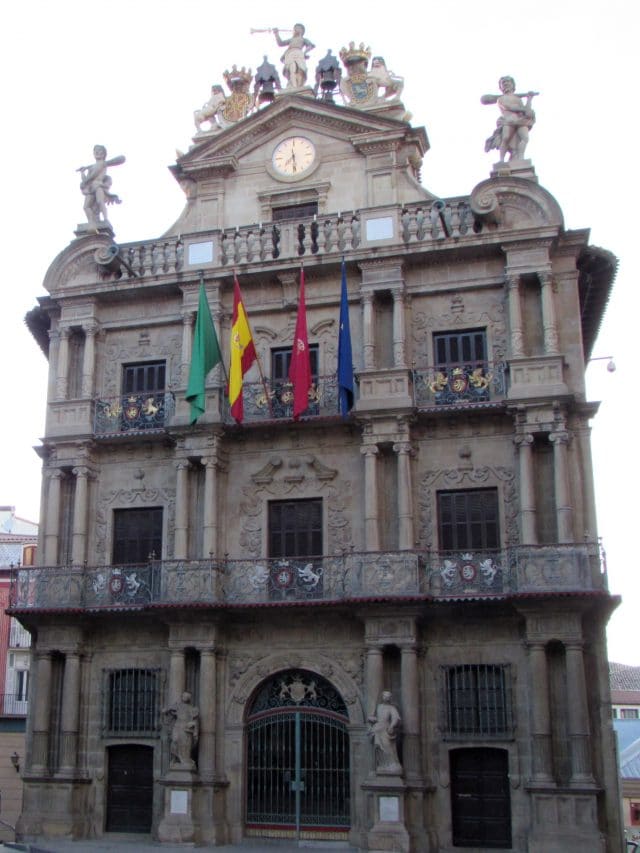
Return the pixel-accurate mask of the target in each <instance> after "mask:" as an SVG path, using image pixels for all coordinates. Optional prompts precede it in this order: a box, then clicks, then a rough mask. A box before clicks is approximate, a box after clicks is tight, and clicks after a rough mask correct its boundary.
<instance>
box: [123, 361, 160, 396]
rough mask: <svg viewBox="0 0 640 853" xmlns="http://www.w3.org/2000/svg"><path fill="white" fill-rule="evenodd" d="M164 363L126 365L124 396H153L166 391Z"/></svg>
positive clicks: (152, 362) (124, 368)
mask: <svg viewBox="0 0 640 853" xmlns="http://www.w3.org/2000/svg"><path fill="white" fill-rule="evenodd" d="M165 373H166V367H165V362H164V361H146V362H142V363H141V364H125V365H123V367H122V393H123V394H146V393H148V394H153V393H155V392H157V391H164V389H165Z"/></svg>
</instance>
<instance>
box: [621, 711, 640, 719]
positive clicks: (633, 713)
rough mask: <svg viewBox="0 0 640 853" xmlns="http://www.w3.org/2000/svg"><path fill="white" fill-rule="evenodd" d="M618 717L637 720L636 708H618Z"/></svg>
mask: <svg viewBox="0 0 640 853" xmlns="http://www.w3.org/2000/svg"><path fill="white" fill-rule="evenodd" d="M620 719H621V720H637V719H638V709H637V708H621V709H620Z"/></svg>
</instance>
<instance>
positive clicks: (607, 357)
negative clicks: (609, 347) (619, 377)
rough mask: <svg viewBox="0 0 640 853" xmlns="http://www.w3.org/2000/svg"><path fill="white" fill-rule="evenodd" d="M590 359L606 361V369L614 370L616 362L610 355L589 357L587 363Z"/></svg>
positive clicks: (610, 371)
mask: <svg viewBox="0 0 640 853" xmlns="http://www.w3.org/2000/svg"><path fill="white" fill-rule="evenodd" d="M592 361H608V364H607V370H608V371H609V373H615V372H616V363H615V361H614V360H613V356H612V355H599V356H596V358H590V359H588V360H587V364H591V362H592Z"/></svg>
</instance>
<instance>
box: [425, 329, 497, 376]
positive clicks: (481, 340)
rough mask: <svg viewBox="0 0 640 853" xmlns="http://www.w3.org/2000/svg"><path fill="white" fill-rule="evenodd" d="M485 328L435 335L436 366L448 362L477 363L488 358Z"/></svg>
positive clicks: (441, 365) (444, 364) (442, 365)
mask: <svg viewBox="0 0 640 853" xmlns="http://www.w3.org/2000/svg"><path fill="white" fill-rule="evenodd" d="M486 337H487V336H486V333H485V332H484V330H483V329H473V330H469V331H463V332H440V333H438V334H436V335H434V336H433V344H434V346H433V349H434V353H435V362H436V367H444V366H446V365H448V364H461V363H464V364H475V363H477V362H484V361H486V360H487V340H486Z"/></svg>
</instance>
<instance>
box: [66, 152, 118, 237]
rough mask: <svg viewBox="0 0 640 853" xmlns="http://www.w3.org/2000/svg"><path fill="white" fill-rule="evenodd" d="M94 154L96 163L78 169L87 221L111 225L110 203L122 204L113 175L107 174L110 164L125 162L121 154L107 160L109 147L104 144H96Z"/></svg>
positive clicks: (92, 224)
mask: <svg viewBox="0 0 640 853" xmlns="http://www.w3.org/2000/svg"><path fill="white" fill-rule="evenodd" d="M93 156H94V158H95V163H93V164H92V165H91V166H80V168H79V169H77V170H76V171H78V172H80V173H81V180H80V190H81V192H82V195H83V196H84V197H85V198H84V212H85V215H86V217H87V222H88V223H89V225H91V226H93V227H94V228H97V227H98V224H99V223H100V222H101V223H102V224H103V225H107V226H108V227H111V225H110V223H109V217H108V216H107V205H108V204H120V199H119V198H118V196H117V195H115V193H112V192H111V191H110V190H111V183H112V180H111V177H110V176H109V175H108V174H107V169H108V167H109V166H119V165H120V164H121V163H124V162H125V158H124V157H123V156H122V155H120V156H118V157H113V158H112V159H111V160H107V149H106V148H105V147H104V145H94V147H93ZM100 217H102V219H100Z"/></svg>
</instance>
